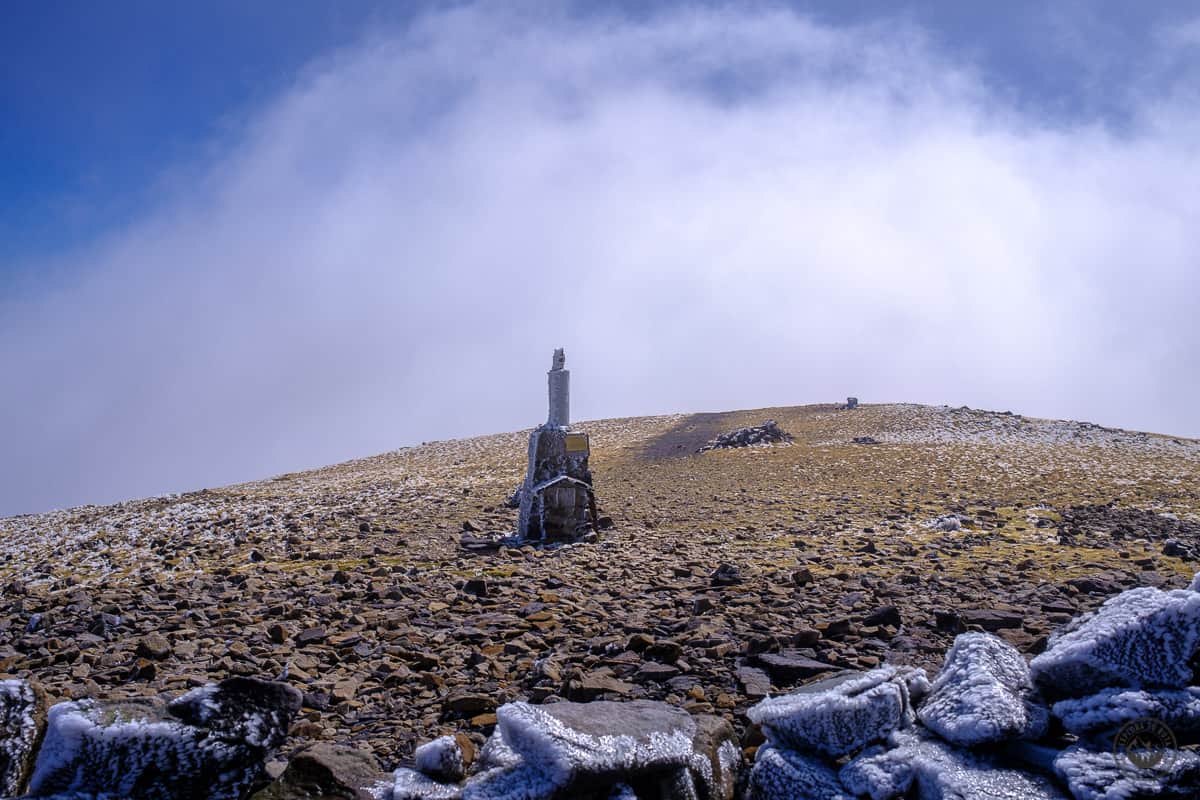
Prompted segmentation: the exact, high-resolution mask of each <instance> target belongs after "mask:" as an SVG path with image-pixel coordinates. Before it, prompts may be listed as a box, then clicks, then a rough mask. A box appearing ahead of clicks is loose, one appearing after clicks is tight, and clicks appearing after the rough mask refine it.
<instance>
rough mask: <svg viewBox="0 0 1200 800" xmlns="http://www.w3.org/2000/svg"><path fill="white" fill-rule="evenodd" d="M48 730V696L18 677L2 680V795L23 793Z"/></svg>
mask: <svg viewBox="0 0 1200 800" xmlns="http://www.w3.org/2000/svg"><path fill="white" fill-rule="evenodd" d="M45 727H46V695H45V694H44V693H43V692H42V690H41V688H40V687H38V686H36V685H34V684H30V683H29V682H27V681H23V680H21V679H19V678H10V679H8V680H3V681H0V795H6V796H7V795H16V794H20V793H21V791H22V790H23V789H24V788H25V782H26V781H27V780H28V779H29V773H30V770H31V769H32V768H33V757H34V755H35V753H34V748H35V747H36V745H37V743H38V741H39V740H40V739H41V737H42V732H43V731H44V730H45Z"/></svg>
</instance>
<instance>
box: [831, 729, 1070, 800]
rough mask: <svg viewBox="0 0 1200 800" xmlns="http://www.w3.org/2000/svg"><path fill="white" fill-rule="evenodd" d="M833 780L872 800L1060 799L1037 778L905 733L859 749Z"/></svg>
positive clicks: (849, 792)
mask: <svg viewBox="0 0 1200 800" xmlns="http://www.w3.org/2000/svg"><path fill="white" fill-rule="evenodd" d="M838 777H839V778H840V779H841V782H842V785H843V787H845V790H846V792H847V793H848V794H850V795H851V796H855V797H858V796H865V797H870V798H872V800H887V799H888V798H895V797H902V796H903V797H916V798H918V800H1065V798H1064V796H1063V794H1062V792H1060V791H1059V790H1058V789H1056V788H1055V787H1054V785H1053V784H1052V783H1050V781H1048V780H1046V779H1045V778H1043V777H1041V776H1039V775H1033V774H1030V773H1027V772H1024V771H1022V770H1017V769H1011V768H1009V767H1007V766H1005V765H1003V764H1000V763H998V762H996V761H994V760H993V759H991V758H988V757H985V756H980V755H977V754H974V753H971V752H970V751H967V750H958V749H955V748H953V747H951V746H950V745H948V744H946V743H945V742H941V741H938V740H936V739H933V738H929V737H928V736H926V735H919V734H917V733H914V732H910V731H900V732H897V733H896V734H893V735H892V737H890V741H889V748H882V747H873V748H871V749H870V750H867V751H864V752H863V753H862V755H860V756H859V757H858V758H856V759H854V760H853V761H851V762H850V763H848V764H846V766H844V767H842V769H841V772H840V773H839V774H838ZM912 790H915V791H913V793H912V794H909V792H910V791H912Z"/></svg>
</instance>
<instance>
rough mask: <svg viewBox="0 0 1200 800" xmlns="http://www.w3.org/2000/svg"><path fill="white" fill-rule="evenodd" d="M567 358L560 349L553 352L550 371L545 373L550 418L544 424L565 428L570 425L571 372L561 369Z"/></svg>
mask: <svg viewBox="0 0 1200 800" xmlns="http://www.w3.org/2000/svg"><path fill="white" fill-rule="evenodd" d="M566 363H567V357H566V355H565V354H564V353H563V351H562V348H561V347H560V348H559V349H557V350H555V351H554V359H553V361H551V363H550V371H549V372H547V373H546V376H547V378H548V383H549V386H550V417H549V418H548V419H547V420H546V424H547V425H550V426H551V427H556V428H565V427H567V426H568V425H570V424H571V371H570V370H567V369H563V367H565V366H566Z"/></svg>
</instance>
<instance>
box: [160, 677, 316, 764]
mask: <svg viewBox="0 0 1200 800" xmlns="http://www.w3.org/2000/svg"><path fill="white" fill-rule="evenodd" d="M301 702H302V697H301V694H300V692H298V691H297V690H296V689H294V688H292V687H291V686H288V685H287V684H286V683H278V682H274V681H264V680H259V679H258V678H228V679H226V680H223V681H221V682H220V683H218V684H209V685H207V686H201V687H199V688H196V689H193V690H191V691H190V692H187V693H186V694H183V695H181V696H179V697H177V698H176V699H174V700H172V701H171V702H170V703H168V704H167V712H168V713H169V714H171V716H173V717H176V718H178V719H180V720H182V721H183V722H184V723H186V724H188V725H193V726H195V727H197V728H204V729H205V730H208V731H210V732H211V733H212V734H213V735H216V736H219V737H220V738H222V739H225V740H226V741H230V742H244V743H246V744H248V745H251V746H252V747H260V748H262V749H264V750H274V749H275V748H277V747H279V746H280V745H282V744H283V743H284V740H286V739H287V732H288V727H289V726H290V725H291V723H292V717H294V716H296V712H297V711H299V710H300V704H301Z"/></svg>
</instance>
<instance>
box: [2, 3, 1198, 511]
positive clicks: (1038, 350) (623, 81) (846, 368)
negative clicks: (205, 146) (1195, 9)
mask: <svg viewBox="0 0 1200 800" xmlns="http://www.w3.org/2000/svg"><path fill="white" fill-rule="evenodd" d="M1166 46H1175V47H1179V48H1194V44H1193V43H1191V42H1190V40H1186V39H1185V40H1180V41H1179V42H1177V43H1176V44H1174V45H1169V44H1164V47H1166ZM1143 78H1144V76H1140V77H1139V80H1141V79H1143ZM1131 80H1132V79H1131ZM1128 88H1129V87H1114V92H1116V91H1118V90H1124V89H1128ZM1140 91H1141V94H1140V96H1141V97H1142V100H1140V101H1138V102H1139V103H1140V105H1137V106H1136V107H1133V108H1131V109H1130V111H1131V119H1132V120H1133V123H1132V124H1131V125H1128V126H1122V129H1121V130H1120V131H1116V132H1114V131H1112V130H1109V129H1108V128H1106V127H1105V126H1104V125H1101V124H1085V123H1063V122H1061V121H1060V122H1055V123H1043V122H1041V121H1039V118H1038V117H1037V116H1036V115H1035V114H1033V113H1032V112H1028V111H1022V110H1021V107H1020V106H1019V104H1017V103H1016V101H1014V100H1011V99H1005V97H1001V96H997V95H996V94H994V93H992V92H990V91H989V90H988V88H987V84H986V82H985V80H984V79H983V78H981V77H980V76H978V75H976V74H973V73H972V72H971V71H970V70H968V69H966V68H962V67H960V66H957V65H956V63H954V59H952V58H951V57H949V56H947V55H945V54H942V53H939V52H936V51H935V50H934V49H933V48H931V47H930V46H928V45H927V44H926V43H925V42H924V40H923V39H922V37H921V36H920V34H919V31H915V30H906V29H904V28H897V27H896V26H879V27H867V28H853V29H849V28H841V29H834V28H827V27H821V26H818V25H816V24H813V23H811V22H809V21H806V20H805V19H804V18H802V17H798V16H796V15H793V14H791V13H786V12H771V11H756V12H753V13H740V12H734V11H704V12H699V11H675V12H670V13H664V14H663V15H661V16H658V17H655V18H653V19H651V20H650V21H648V22H647V21H643V22H637V23H634V22H627V21H621V20H618V19H615V18H614V19H603V20H596V19H591V20H588V21H580V20H571V19H567V18H565V17H563V18H552V19H547V18H546V17H545V16H537V17H534V16H525V15H522V14H498V13H493V12H490V11H486V10H480V9H477V8H467V9H461V10H457V11H454V12H451V13H443V14H438V15H434V16H429V17H426V18H424V19H423V20H421V21H420V22H419V23H417V24H416V25H414V26H412V27H410V28H408V29H406V30H404V31H399V32H394V33H392V34H389V35H386V36H379V37H377V38H374V39H372V40H370V41H367V42H364V43H363V44H362V45H361V46H360V47H357V48H355V49H353V50H351V51H348V52H344V53H342V54H340V55H339V56H338V57H337V58H333V59H328V60H326V61H323V62H321V63H318V64H314V65H313V66H312V67H311V68H310V69H309V70H308V71H307V72H306V73H305V75H304V76H302V78H301V79H299V80H298V82H297V84H296V85H295V86H294V87H293V88H292V89H291V90H290V91H289V92H287V93H286V94H285V95H283V96H281V97H278V98H277V99H276V100H275V101H274V102H273V103H272V104H271V105H270V107H267V108H264V109H262V110H261V112H260V113H258V114H257V115H256V116H255V117H254V118H253V119H252V120H250V121H249V122H248V123H247V126H246V128H245V130H244V131H243V133H242V134H241V135H240V136H239V137H238V139H237V141H235V142H232V143H227V144H226V145H224V146H222V147H220V148H217V154H216V156H215V157H214V159H213V162H212V163H211V164H209V165H208V166H205V167H203V168H202V169H192V170H189V171H187V172H186V173H182V175H186V176H187V177H186V178H185V177H180V178H177V179H176V180H175V182H174V188H173V191H172V193H171V194H170V195H169V196H168V197H165V198H164V200H163V203H162V205H161V207H160V209H159V211H158V212H157V213H156V214H155V215H154V216H153V217H152V218H147V219H144V220H142V221H141V222H139V223H138V224H137V225H135V226H133V227H131V228H129V229H127V230H124V231H121V232H118V233H115V234H114V235H113V236H112V237H111V238H109V239H108V240H107V241H105V242H103V243H102V244H98V245H96V246H95V247H93V248H92V249H90V250H89V251H88V252H85V253H80V254H78V256H77V257H76V258H75V259H74V261H73V262H72V263H69V264H66V265H59V266H58V268H57V269H55V270H49V268H47V272H46V274H47V276H48V277H47V280H48V281H49V280H51V279H53V280H57V281H58V283H59V285H57V286H56V287H55V288H52V289H48V288H44V287H43V288H38V289H27V290H25V291H23V292H22V293H20V294H19V295H17V296H10V297H7V298H4V299H3V300H0V364H3V365H4V366H5V377H6V381H5V389H4V392H3V399H2V400H0V410H2V411H3V416H2V417H0V435H2V439H3V442H4V445H5V446H4V450H5V452H4V457H3V459H0V513H4V512H7V513H17V512H24V511H34V510H41V509H45V508H49V507H54V506H66V505H70V504H75V503H80V502H91V501H107V500H114V499H119V498H122V497H129V496H138V495H144V494H152V493H158V492H164V491H172V490H181V489H189V488H198V487H200V486H204V485H214V484H221V483H228V482H232V481H236V480H241V479H249V478H253V477H261V476H265V475H269V474H272V473H275V472H281V471H285V470H291V469H299V468H303V467H308V466H316V465H320V464H323V463H328V462H331V461H336V460H340V459H344V458H348V457H352V456H357V455H366V454H370V453H374V452H379V451H383V450H387V449H391V448H393V447H396V446H399V445H403V444H410V443H416V442H420V441H422V440H425V439H433V438H447V437H452V436H461V435H469V434H476V433H485V432H492V431H499V430H508V429H514V428H518V427H523V426H526V425H531V424H535V423H537V422H539V421H541V417H542V416H543V415H544V391H545V389H544V381H545V378H544V372H545V370H546V369H547V368H548V367H549V356H550V351H551V349H552V348H553V347H557V346H565V347H566V349H567V354H568V362H569V363H568V366H570V367H572V368H573V370H574V384H575V385H574V387H573V388H574V391H573V395H574V400H575V408H574V409H573V411H574V416H575V417H577V418H595V417H604V416H615V415H627V414H649V413H662V412H670V411H686V410H701V409H712V410H717V409H730V408H744V407H754V406H764V405H775V404H797V403H804V402H816V401H832V400H836V399H838V398H844V397H845V396H846V395H848V394H854V395H857V396H859V397H861V398H863V400H864V401H867V402H869V401H901V400H904V401H918V402H931V403H950V404H955V405H957V404H962V403H966V404H969V405H971V406H977V407H991V408H998V409H1010V408H1011V409H1013V410H1016V411H1023V412H1026V413H1030V414H1036V415H1043V416H1064V417H1071V418H1083V419H1092V420H1095V421H1098V422H1102V423H1106V424H1115V425H1121V426H1124V427H1132V428H1141V429H1150V430H1158V431H1164V432H1170V433H1175V434H1181V435H1188V434H1190V435H1193V436H1194V435H1200V419H1198V418H1197V416H1196V410H1195V409H1196V403H1195V398H1196V395H1197V388H1198V387H1197V381H1198V377H1197V376H1198V370H1197V366H1198V364H1200V333H1198V331H1197V326H1198V324H1200V323H1197V316H1196V313H1195V303H1196V300H1197V298H1200V270H1197V267H1196V264H1197V263H1200V227H1197V226H1196V224H1195V222H1196V220H1197V219H1200V194H1198V193H1197V192H1196V191H1195V177H1196V175H1197V174H1198V168H1200V158H1198V156H1197V145H1196V144H1195V142H1196V141H1198V139H1197V136H1196V135H1195V134H1196V132H1197V130H1198V125H1197V123H1198V120H1197V116H1196V112H1195V110H1194V109H1195V105H1192V104H1189V103H1188V102H1185V100H1186V98H1180V97H1178V96H1177V94H1176V93H1175V92H1174V90H1173V89H1172V88H1171V86H1169V85H1164V86H1161V87H1160V90H1158V91H1148V90H1140ZM56 276H57V277H56ZM63 276H70V277H69V280H67V279H65V278H63Z"/></svg>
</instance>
